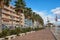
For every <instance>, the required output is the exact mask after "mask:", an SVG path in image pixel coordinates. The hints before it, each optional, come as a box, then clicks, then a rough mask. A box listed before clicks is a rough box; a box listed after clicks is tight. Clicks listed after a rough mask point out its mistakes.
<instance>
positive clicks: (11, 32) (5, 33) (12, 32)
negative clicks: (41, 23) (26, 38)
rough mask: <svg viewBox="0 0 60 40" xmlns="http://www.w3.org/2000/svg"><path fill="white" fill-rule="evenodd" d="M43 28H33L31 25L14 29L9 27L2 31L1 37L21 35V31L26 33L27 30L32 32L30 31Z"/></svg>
mask: <svg viewBox="0 0 60 40" xmlns="http://www.w3.org/2000/svg"><path fill="white" fill-rule="evenodd" d="M41 29H43V28H39V27H37V28H34V29H33V28H31V27H28V28H20V27H18V28H15V29H14V30H9V29H4V30H3V31H2V33H0V38H1V37H6V36H9V35H19V33H26V32H30V31H37V30H41Z"/></svg>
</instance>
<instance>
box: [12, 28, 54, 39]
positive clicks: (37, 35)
mask: <svg viewBox="0 0 60 40" xmlns="http://www.w3.org/2000/svg"><path fill="white" fill-rule="evenodd" d="M12 40H55V38H54V36H53V35H52V33H51V31H50V30H49V29H47V28H46V29H42V30H39V31H36V32H33V33H30V34H27V35H25V36H17V37H16V38H15V39H12Z"/></svg>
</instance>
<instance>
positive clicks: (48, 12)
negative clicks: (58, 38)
mask: <svg viewBox="0 0 60 40" xmlns="http://www.w3.org/2000/svg"><path fill="white" fill-rule="evenodd" d="M13 1H14V0H13ZM25 2H26V6H27V7H29V8H32V10H33V11H34V12H36V13H37V14H39V15H40V16H41V17H42V18H43V20H44V23H45V24H46V23H47V17H48V18H49V20H50V22H51V23H54V22H55V16H56V14H57V15H59V16H60V0H25ZM11 4H14V2H11Z"/></svg>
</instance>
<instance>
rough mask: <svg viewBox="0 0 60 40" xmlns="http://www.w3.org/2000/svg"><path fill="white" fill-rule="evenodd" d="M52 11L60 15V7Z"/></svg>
mask: <svg viewBox="0 0 60 40" xmlns="http://www.w3.org/2000/svg"><path fill="white" fill-rule="evenodd" d="M51 12H52V13H54V14H58V15H60V7H57V8H55V9H52V10H51Z"/></svg>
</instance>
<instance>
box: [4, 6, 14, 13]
mask: <svg viewBox="0 0 60 40" xmlns="http://www.w3.org/2000/svg"><path fill="white" fill-rule="evenodd" d="M4 8H5V9H7V10H9V11H13V12H15V10H13V9H11V8H10V7H7V6H4Z"/></svg>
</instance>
